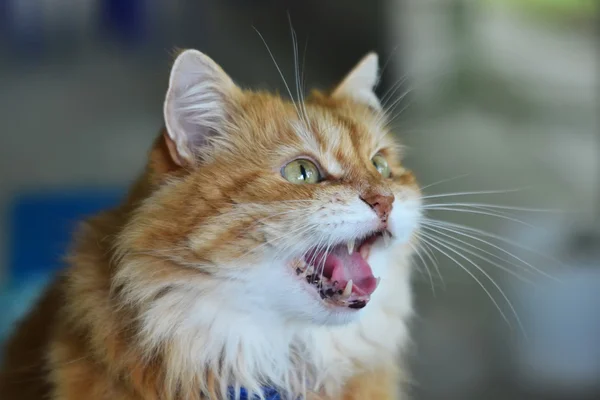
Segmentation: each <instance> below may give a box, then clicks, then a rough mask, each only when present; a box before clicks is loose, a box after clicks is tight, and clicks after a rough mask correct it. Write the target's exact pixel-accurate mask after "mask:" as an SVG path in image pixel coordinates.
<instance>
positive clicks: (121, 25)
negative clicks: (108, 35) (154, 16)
mask: <svg viewBox="0 0 600 400" xmlns="http://www.w3.org/2000/svg"><path fill="white" fill-rule="evenodd" d="M146 3H147V2H146V1H145V0H104V1H103V2H102V14H103V15H102V17H103V22H104V24H105V27H106V28H108V30H109V31H111V32H112V33H114V34H116V35H117V37H118V38H119V40H121V41H123V42H129V43H131V42H137V41H138V40H141V39H143V37H144V35H145V33H146V32H147V28H148V27H147V26H146V23H147V18H146V16H147V7H148V4H146Z"/></svg>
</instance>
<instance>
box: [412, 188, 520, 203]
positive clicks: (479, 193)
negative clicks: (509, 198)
mask: <svg viewBox="0 0 600 400" xmlns="http://www.w3.org/2000/svg"><path fill="white" fill-rule="evenodd" d="M427 187H428V186H425V187H423V188H421V190H423V189H425V188H427ZM527 189H528V188H515V189H497V190H474V191H469V192H455V193H441V194H433V195H427V196H423V197H421V198H422V199H424V200H425V199H437V198H440V197H453V196H469V195H483V194H504V193H515V192H521V191H523V190H527Z"/></svg>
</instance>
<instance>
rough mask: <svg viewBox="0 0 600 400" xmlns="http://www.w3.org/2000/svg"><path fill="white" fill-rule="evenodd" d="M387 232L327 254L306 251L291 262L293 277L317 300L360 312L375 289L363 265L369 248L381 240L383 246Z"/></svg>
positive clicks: (342, 246) (374, 282)
mask: <svg viewBox="0 0 600 400" xmlns="http://www.w3.org/2000/svg"><path fill="white" fill-rule="evenodd" d="M389 238H390V235H389V232H387V231H379V232H376V233H373V234H371V235H369V236H367V237H365V238H363V239H360V240H351V241H348V242H347V243H341V244H338V245H336V246H334V247H333V248H330V249H329V250H328V251H325V250H323V249H317V250H311V251H309V252H308V253H307V254H306V255H305V256H304V258H303V259H298V260H295V262H294V267H295V270H296V274H297V275H298V276H299V277H301V278H303V279H305V280H306V282H307V283H308V284H309V285H311V286H313V287H314V288H315V289H316V290H317V292H318V293H319V295H320V296H321V299H323V300H324V301H326V302H327V303H329V304H331V305H333V306H337V307H348V308H352V309H361V308H363V307H365V306H366V305H367V303H368V302H369V300H370V298H371V294H373V292H374V291H375V289H377V286H378V285H379V278H376V277H375V276H373V271H371V267H370V266H369V263H368V262H367V260H368V258H369V254H370V253H371V248H372V247H373V244H374V243H375V242H376V241H377V240H379V239H381V240H384V241H385V242H386V244H387V242H388V241H389Z"/></svg>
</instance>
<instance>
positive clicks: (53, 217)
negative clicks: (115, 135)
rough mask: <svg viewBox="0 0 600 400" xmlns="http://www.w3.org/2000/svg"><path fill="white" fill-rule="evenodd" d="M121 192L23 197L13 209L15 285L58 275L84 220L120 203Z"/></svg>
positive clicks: (11, 266) (11, 275)
mask: <svg viewBox="0 0 600 400" xmlns="http://www.w3.org/2000/svg"><path fill="white" fill-rule="evenodd" d="M122 196H123V191H121V190H102V191H91V190H90V191H71V192H69V191H54V192H41V193H29V194H23V195H20V196H18V197H16V198H15V200H14V201H13V204H12V206H11V207H10V209H9V241H10V248H9V257H10V258H9V279H10V282H11V283H12V284H13V285H19V284H21V283H23V282H26V281H27V280H28V279H30V278H31V277H32V276H39V275H45V274H49V273H50V274H52V273H54V272H55V271H56V270H57V269H58V268H59V267H61V257H63V255H64V254H65V252H66V250H67V246H68V244H69V242H70V241H71V233H72V232H73V229H74V228H75V227H76V225H77V223H78V222H79V221H81V220H82V219H83V218H85V217H87V216H89V215H92V214H95V213H97V212H98V211H100V210H103V209H106V208H110V207H113V206H115V205H116V204H118V202H119V200H120V198H121V197H122Z"/></svg>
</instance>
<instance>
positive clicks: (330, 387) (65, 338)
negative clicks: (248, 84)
mask: <svg viewBox="0 0 600 400" xmlns="http://www.w3.org/2000/svg"><path fill="white" fill-rule="evenodd" d="M377 78H378V61H377V56H376V55H375V54H369V55H367V56H366V57H365V58H364V59H363V60H362V61H361V62H360V63H359V64H358V65H357V66H356V67H355V68H354V69H353V70H352V71H351V72H350V73H349V74H348V75H347V76H346V78H345V79H343V80H342V82H341V83H340V84H339V85H338V86H337V87H336V88H335V89H334V90H333V91H331V92H330V93H320V92H314V93H313V94H312V95H311V96H310V97H309V98H307V99H306V100H305V101H303V102H300V103H294V102H293V101H289V100H284V99H282V98H281V97H279V96H276V95H273V94H269V93H262V92H253V91H247V90H242V89H241V88H239V87H238V86H236V85H235V84H234V82H233V81H232V80H231V79H230V78H229V77H228V76H227V75H226V74H225V72H224V71H223V70H222V69H221V68H220V67H219V66H218V65H217V64H216V63H215V62H214V61H213V60H211V59H210V58H209V57H207V56H206V55H204V54H202V53H200V52H198V51H195V50H186V51H184V52H182V53H180V55H179V56H178V57H177V59H176V61H175V63H174V65H173V68H172V72H171V77H170V84H169V89H168V92H167V94H166V100H165V103H164V118H165V126H166V127H165V129H164V130H163V132H162V133H161V135H160V136H159V138H158V139H157V140H156V142H155V144H154V146H153V147H152V150H151V151H150V154H149V160H148V164H147V167H146V169H145V172H144V173H143V175H142V176H141V178H140V179H139V180H138V181H137V183H136V184H135V185H134V186H133V188H132V189H131V191H130V193H129V195H128V197H127V198H126V199H125V200H124V202H123V203H122V205H121V206H119V207H117V208H115V209H113V210H110V211H106V212H104V213H102V214H100V215H98V216H96V217H94V218H91V219H90V220H88V221H87V222H85V224H83V225H82V227H81V229H80V231H79V232H78V233H77V234H76V235H75V244H74V246H73V248H72V251H71V253H70V256H69V258H68V268H66V270H65V271H64V273H62V274H61V275H60V276H59V277H58V278H57V279H56V281H55V283H54V284H53V285H52V286H51V287H50V288H49V289H48V291H47V293H46V294H45V295H44V296H43V298H42V299H41V300H40V302H39V304H38V305H37V307H36V308H35V309H34V310H33V311H32V312H31V314H30V315H29V316H28V317H27V318H26V319H25V320H24V321H23V322H22V323H21V325H20V326H19V328H18V329H17V331H16V334H15V336H14V337H13V338H12V340H11V341H10V342H9V343H8V345H7V354H6V359H5V360H4V365H3V367H2V370H1V372H0V397H1V398H2V400H33V399H48V400H83V399H84V400H159V399H160V400H199V399H212V400H221V399H236V398H248V399H255V398H256V399H259V398H270V397H268V396H270V395H269V393H272V392H273V393H278V396H280V397H277V398H281V399H287V400H295V399H323V400H350V399H356V400H359V399H360V400H388V399H400V398H402V394H401V387H400V386H401V385H400V384H401V372H402V371H401V370H400V368H399V361H400V360H399V352H400V350H401V349H402V346H403V344H404V343H406V341H407V338H408V335H407V326H406V323H407V319H408V318H409V317H410V315H411V295H410V284H409V283H410V282H409V280H410V279H409V278H410V267H409V261H410V257H411V251H410V249H411V248H412V245H411V243H410V242H411V241H412V240H414V233H415V230H416V229H417V227H418V224H419V220H420V215H421V195H420V191H419V188H418V186H417V184H416V181H415V179H414V177H413V175H412V174H411V173H410V172H409V171H407V170H406V169H404V168H403V167H402V166H401V164H400V160H399V155H398V153H397V146H396V144H395V143H394V140H393V138H392V135H391V133H390V132H389V131H388V128H387V126H386V118H385V113H384V111H383V110H382V107H381V105H380V103H379V101H378V99H377V97H376V96H375V94H374V91H373V88H374V86H375V83H376V81H377ZM240 396H241V397H240Z"/></svg>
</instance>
